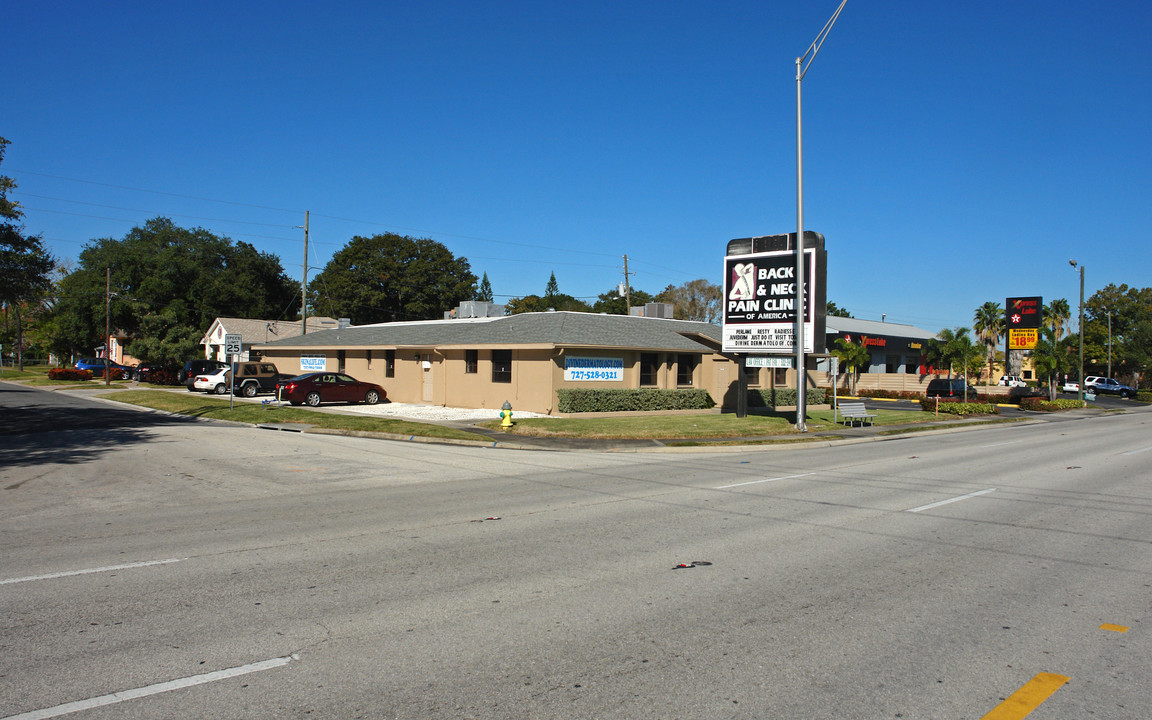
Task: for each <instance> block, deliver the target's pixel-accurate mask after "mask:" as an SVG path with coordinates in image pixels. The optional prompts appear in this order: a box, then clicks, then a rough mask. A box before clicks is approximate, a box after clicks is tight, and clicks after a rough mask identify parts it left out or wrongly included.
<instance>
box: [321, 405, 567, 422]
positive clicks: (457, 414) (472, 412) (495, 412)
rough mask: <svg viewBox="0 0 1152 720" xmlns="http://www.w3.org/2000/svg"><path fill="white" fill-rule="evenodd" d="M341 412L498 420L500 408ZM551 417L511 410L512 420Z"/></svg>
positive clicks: (352, 408)
mask: <svg viewBox="0 0 1152 720" xmlns="http://www.w3.org/2000/svg"><path fill="white" fill-rule="evenodd" d="M341 409H343V410H345V411H347V412H352V413H357V414H359V415H377V416H381V417H395V418H404V419H408V420H449V421H454V420H499V419H500V408H495V409H492V408H480V409H476V408H454V407H441V406H439V405H418V404H414V403H398V402H388V403H380V404H379V405H345V406H342V408H341ZM537 417H551V416H550V415H541V414H540V413H531V412H521V411H519V410H517V409H516V408H512V419H513V420H515V419H516V418H537Z"/></svg>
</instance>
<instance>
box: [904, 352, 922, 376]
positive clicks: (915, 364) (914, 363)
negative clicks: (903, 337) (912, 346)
mask: <svg viewBox="0 0 1152 720" xmlns="http://www.w3.org/2000/svg"><path fill="white" fill-rule="evenodd" d="M904 372H906V373H908V374H909V375H918V374H919V373H920V356H919V355H909V356H908V357H907V358H906V359H905V360H904Z"/></svg>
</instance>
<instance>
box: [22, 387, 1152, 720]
mask: <svg viewBox="0 0 1152 720" xmlns="http://www.w3.org/2000/svg"><path fill="white" fill-rule="evenodd" d="M0 409H2V413H3V417H4V418H5V421H4V428H3V430H2V432H0V458H2V459H3V465H2V469H0V612H2V618H3V621H2V623H0V718H5V719H6V718H12V717H28V718H31V717H37V718H45V717H55V716H57V715H59V714H60V713H61V712H64V711H75V712H76V714H74V715H72V717H76V718H85V719H86V720H88V719H92V718H113V717H115V718H161V717H163V718H169V717H197V718H306V717H324V718H356V717H363V718H525V717H549V718H925V719H932V720H939V719H944V718H982V717H985V716H986V715H987V714H988V713H990V712H992V711H994V710H995V709H997V708H998V707H1000V706H1001V705H1002V703H1004V701H1005V699H1006V698H1009V696H1012V695H1013V694H1014V693H1017V691H1021V689H1023V691H1022V695H1015V696H1013V700H1012V702H1010V703H1009V705H1011V706H1012V707H1013V708H1016V707H1025V706H1026V705H1028V704H1029V703H1030V704H1032V705H1033V706H1036V709H1035V710H1033V711H1032V713H1031V714H1030V715H1029V716H1028V717H1029V718H1030V720H1045V719H1047V720H1051V719H1053V718H1086V717H1093V718H1125V719H1128V718H1146V717H1152V693H1149V692H1148V658H1149V657H1152V652H1150V651H1152V642H1150V640H1149V632H1150V631H1152V618H1150V617H1149V609H1150V604H1152V600H1150V598H1152V595H1150V588H1152V554H1150V553H1149V546H1150V542H1152V484H1150V483H1149V480H1150V476H1152V473H1150V472H1149V460H1150V459H1152V433H1150V432H1149V430H1150V427H1152V426H1150V423H1149V420H1150V419H1152V416H1150V415H1149V414H1148V413H1147V412H1129V413H1126V414H1101V415H1097V416H1093V417H1089V418H1080V419H1073V418H1072V416H1059V417H1054V418H1052V419H1051V420H1050V421H1048V422H1043V423H1038V424H1028V425H1019V426H1007V427H1006V426H995V427H994V428H992V429H977V430H969V431H966V432H953V433H946V434H932V435H928V434H917V435H914V436H911V437H907V438H903V439H897V440H887V441H879V442H870V443H862V444H849V445H840V446H836V447H831V448H787V449H774V450H765V449H745V450H740V449H737V450H729V451H727V452H684V453H672V452H664V453H627V454H623V453H618V454H606V453H589V452H580V453H549V452H529V451H514V450H499V449H482V448H470V447H460V446H438V445H425V444H407V443H398V442H389V441H379V440H369V439H360V438H345V437H329V436H314V435H301V434H296V433H284V432H274V431H268V430H256V429H252V428H247V427H239V426H232V425H224V424H211V423H200V422H195V421H187V420H181V419H177V418H171V417H168V416H166V415H161V414H156V413H143V412H138V411H135V410H131V409H123V408H118V407H116V406H110V405H107V404H103V403H98V402H93V401H87V400H81V399H75V398H70V397H66V396H63V395H61V394H59V393H46V392H41V391H35V390H27V389H23V388H16V387H15V386H12V385H7V384H2V383H0ZM496 518H499V519H496ZM694 562H696V563H699V564H697V566H695V567H689V568H682V569H674V568H675V566H676V565H678V564H681V563H684V564H691V563H694ZM704 562H707V563H711V564H708V565H704V564H702V563H704ZM1102 626H1103V627H1102ZM1122 630H1123V631H1122ZM1064 678H1067V681H1066V682H1065V680H1064ZM1044 681H1052V683H1051V685H1050V686H1049V687H1048V689H1047V690H1043V691H1042V692H1036V693H1032V692H1029V690H1031V689H1034V688H1035V687H1036V685H1035V684H1030V683H1033V682H1039V683H1043V682H1044ZM1047 692H1051V695H1050V696H1046V699H1044V697H1041V696H1042V695H1045V694H1046V693H1047ZM71 703H78V704H71ZM1029 709H1030V708H1029ZM26 713H27V715H23V714H26ZM997 717H1000V718H1007V717H1023V715H1020V714H1017V715H999V716H997Z"/></svg>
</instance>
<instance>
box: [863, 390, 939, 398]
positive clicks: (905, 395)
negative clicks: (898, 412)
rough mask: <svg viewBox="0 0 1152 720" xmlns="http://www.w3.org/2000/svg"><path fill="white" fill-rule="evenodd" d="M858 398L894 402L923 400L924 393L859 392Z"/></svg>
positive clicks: (897, 391) (903, 391) (893, 391)
mask: <svg viewBox="0 0 1152 720" xmlns="http://www.w3.org/2000/svg"><path fill="white" fill-rule="evenodd" d="M856 395H857V396H858V397H869V398H888V399H892V400H922V399H923V398H924V393H918V392H916V391H915V390H857V391H856Z"/></svg>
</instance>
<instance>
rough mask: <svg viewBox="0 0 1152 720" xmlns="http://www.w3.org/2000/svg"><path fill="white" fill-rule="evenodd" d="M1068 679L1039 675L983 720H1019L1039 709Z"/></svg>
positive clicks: (1051, 674)
mask: <svg viewBox="0 0 1152 720" xmlns="http://www.w3.org/2000/svg"><path fill="white" fill-rule="evenodd" d="M1070 679H1071V678H1066V677H1064V676H1063V675H1056V674H1055V673H1040V674H1039V675H1037V676H1036V677H1034V678H1032V679H1031V680H1029V681H1028V682H1027V683H1026V684H1025V685H1024V687H1022V688H1020V689H1019V690H1017V691H1016V692H1014V693H1012V695H1010V696H1009V697H1008V699H1007V700H1005V701H1004V702H1002V703H1000V704H999V705H997V706H996V708H995V709H994V710H993V711H992V712H990V713H988V714H987V715H985V716H984V718H983V720H1020V718H1022V717H1024V716H1026V715H1027V714H1028V713H1030V712H1032V711H1033V710H1035V709H1036V708H1038V707H1040V703H1042V702H1044V701H1045V700H1047V699H1048V698H1049V697H1050V696H1051V695H1052V693H1054V692H1056V691H1057V690H1059V689H1060V688H1061V686H1063V685H1064V683H1066V682H1068V681H1069V680H1070Z"/></svg>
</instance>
